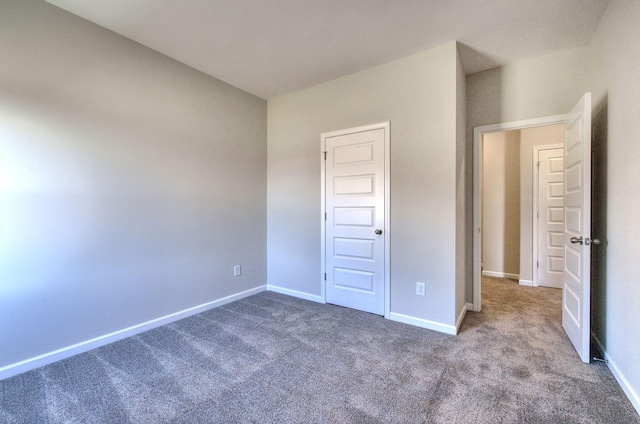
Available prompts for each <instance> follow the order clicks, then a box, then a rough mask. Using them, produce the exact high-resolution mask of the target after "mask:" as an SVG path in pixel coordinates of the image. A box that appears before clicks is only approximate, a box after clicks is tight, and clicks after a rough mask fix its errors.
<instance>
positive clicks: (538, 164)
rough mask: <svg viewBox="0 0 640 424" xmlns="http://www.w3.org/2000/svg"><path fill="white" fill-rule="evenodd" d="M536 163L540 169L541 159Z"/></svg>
mask: <svg viewBox="0 0 640 424" xmlns="http://www.w3.org/2000/svg"><path fill="white" fill-rule="evenodd" d="M536 165H537V166H538V169H540V161H538V163H537V164H536Z"/></svg>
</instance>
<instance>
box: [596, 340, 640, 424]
mask: <svg viewBox="0 0 640 424" xmlns="http://www.w3.org/2000/svg"><path fill="white" fill-rule="evenodd" d="M591 337H592V338H593V340H594V341H595V342H596V344H597V345H598V347H599V348H600V350H601V351H602V352H604V359H605V360H606V361H607V367H609V370H611V374H613V376H614V377H615V379H616V381H617V382H618V384H619V385H620V387H622V390H623V391H624V393H625V394H626V395H627V398H629V401H630V402H631V404H632V405H633V407H634V408H635V409H636V411H637V412H638V414H640V395H638V392H636V391H635V390H634V388H633V387H632V386H631V383H629V380H627V379H626V378H625V376H624V375H623V374H622V372H620V369H619V368H618V367H617V366H616V363H615V362H614V361H613V360H612V359H611V357H610V356H609V355H608V354H607V351H606V350H605V348H604V346H603V345H602V343H601V342H600V339H598V337H597V336H596V335H595V333H594V332H593V331H592V332H591Z"/></svg>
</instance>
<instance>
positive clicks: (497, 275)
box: [482, 270, 520, 280]
mask: <svg viewBox="0 0 640 424" xmlns="http://www.w3.org/2000/svg"><path fill="white" fill-rule="evenodd" d="M482 276H483V277H495V278H510V279H512V280H519V279H520V274H511V273H510V272H500V271H486V270H482Z"/></svg>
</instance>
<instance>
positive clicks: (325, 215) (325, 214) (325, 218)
mask: <svg viewBox="0 0 640 424" xmlns="http://www.w3.org/2000/svg"><path fill="white" fill-rule="evenodd" d="M324 220H325V221H326V220H327V213H326V212H325V213H324Z"/></svg>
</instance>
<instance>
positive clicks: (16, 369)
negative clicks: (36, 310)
mask: <svg viewBox="0 0 640 424" xmlns="http://www.w3.org/2000/svg"><path fill="white" fill-rule="evenodd" d="M266 290H267V286H266V285H264V286H259V287H256V288H254V289H250V290H245V291H243V292H240V293H236V294H232V295H230V296H226V297H223V298H221V299H218V300H214V301H211V302H207V303H203V304H202V305H198V306H194V307H192V308H188V309H184V310H182V311H179V312H174V313H172V314H169V315H165V316H163V317H160V318H156V319H152V320H151V321H146V322H143V323H141V324H137V325H133V326H131V327H127V328H124V329H122V330H118V331H114V332H113V333H109V334H105V335H102V336H98V337H94V338H93V339H89V340H85V341H83V342H80V343H76V344H73V345H71V346H66V347H63V348H60V349H57V350H54V351H52V352H47V353H43V354H42V355H38V356H34V357H33V358H29V359H25V360H23V361H20V362H16V363H14V364H9V365H5V366H4V367H0V380H4V379H5V378H9V377H13V376H14V375H18V374H21V373H23V372H27V371H31V370H34V369H36V368H40V367H42V366H45V365H48V364H51V363H53V362H56V361H60V360H62V359H66V358H69V357H71V356H74V355H78V354H80V353H84V352H87V351H89V350H92V349H95V348H98V347H100V346H104V345H107V344H109V343H113V342H117V341H118V340H122V339H125V338H127V337H131V336H135V335H136V334H140V333H142V332H144V331H148V330H151V329H154V328H157V327H160V326H163V325H166V324H170V323H172V322H175V321H178V320H181V319H183V318H187V317H190V316H192V315H195V314H199V313H201V312H204V311H208V310H209V309H213V308H217V307H218V306H222V305H226V304H227V303H231V302H235V301H236V300H240V299H244V298H245V297H249V296H252V295H254V294H257V293H261V292H263V291H266Z"/></svg>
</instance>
